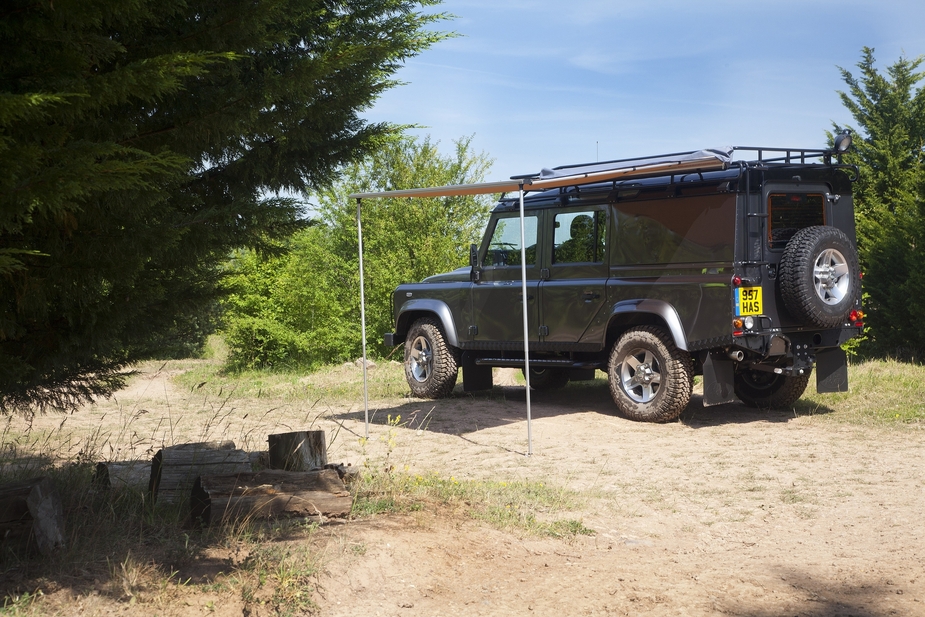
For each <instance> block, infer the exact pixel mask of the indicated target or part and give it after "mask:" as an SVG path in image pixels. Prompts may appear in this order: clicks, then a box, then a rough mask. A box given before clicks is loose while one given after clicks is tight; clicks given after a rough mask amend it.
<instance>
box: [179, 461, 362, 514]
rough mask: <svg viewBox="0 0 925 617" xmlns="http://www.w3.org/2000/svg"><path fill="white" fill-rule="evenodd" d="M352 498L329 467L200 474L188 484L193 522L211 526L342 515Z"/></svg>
mask: <svg viewBox="0 0 925 617" xmlns="http://www.w3.org/2000/svg"><path fill="white" fill-rule="evenodd" d="M352 505H353V498H352V497H351V495H350V493H349V492H348V491H347V489H346V487H344V483H343V482H342V481H341V479H340V477H339V476H338V475H337V472H336V471H335V470H333V469H324V470H321V471H305V472H298V471H270V470H267V471H259V472H251V473H242V474H236V475H223V476H207V475H203V476H201V477H200V478H198V479H197V481H196V483H195V484H194V485H193V490H192V499H191V502H190V509H191V512H190V514H191V516H192V518H193V520H194V521H195V520H201V521H202V524H204V525H210V524H216V523H222V522H226V521H229V520H239V519H245V518H249V517H259V518H270V517H280V516H291V517H308V516H319V517H321V516H346V515H348V514H349V513H350V508H351V506H352Z"/></svg>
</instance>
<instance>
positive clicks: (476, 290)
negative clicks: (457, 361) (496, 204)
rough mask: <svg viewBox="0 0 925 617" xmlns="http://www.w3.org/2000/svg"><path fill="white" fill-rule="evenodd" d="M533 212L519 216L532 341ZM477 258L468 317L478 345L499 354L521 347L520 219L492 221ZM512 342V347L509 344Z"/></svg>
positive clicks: (510, 217) (535, 277) (536, 222)
mask: <svg viewBox="0 0 925 617" xmlns="http://www.w3.org/2000/svg"><path fill="white" fill-rule="evenodd" d="M539 224H540V221H539V217H538V215H537V213H536V212H534V213H529V214H527V215H526V216H525V217H524V238H525V241H526V255H527V313H528V318H527V319H528V323H529V328H528V330H529V333H530V334H529V337H530V340H531V341H535V340H537V325H538V322H537V305H538V303H537V300H536V295H537V285H538V283H539V270H538V267H537V252H538V247H537V237H538V235H537V230H538V228H539ZM486 238H487V242H483V246H482V250H481V252H480V254H479V266H480V267H479V280H478V281H476V282H475V284H474V285H472V312H473V319H474V320H475V324H474V325H475V328H476V332H475V337H474V340H475V341H477V342H484V343H486V344H487V343H489V342H490V343H492V345H486V346H487V347H495V348H498V349H517V348H521V349H522V348H523V340H524V335H523V332H524V327H523V304H522V302H523V291H522V288H521V287H522V285H521V268H520V263H521V251H520V249H521V241H520V215H519V213H517V212H505V213H501V214H498V215H496V216H495V217H492V220H491V222H490V223H489V228H488V229H487V230H486ZM512 343H513V344H512Z"/></svg>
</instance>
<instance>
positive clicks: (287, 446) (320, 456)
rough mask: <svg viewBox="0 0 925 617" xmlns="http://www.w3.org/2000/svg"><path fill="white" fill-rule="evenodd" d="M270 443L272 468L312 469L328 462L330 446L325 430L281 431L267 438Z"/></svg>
mask: <svg viewBox="0 0 925 617" xmlns="http://www.w3.org/2000/svg"><path fill="white" fill-rule="evenodd" d="M267 441H268V442H269V444H270V469H284V470H286V471H311V470H313V469H321V468H323V467H324V466H325V465H327V464H328V447H327V443H326V442H325V439H324V431H296V432H294V433H279V434H277V435H270V436H269V437H268V438H267Z"/></svg>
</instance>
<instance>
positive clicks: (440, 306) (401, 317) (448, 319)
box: [395, 298, 459, 347]
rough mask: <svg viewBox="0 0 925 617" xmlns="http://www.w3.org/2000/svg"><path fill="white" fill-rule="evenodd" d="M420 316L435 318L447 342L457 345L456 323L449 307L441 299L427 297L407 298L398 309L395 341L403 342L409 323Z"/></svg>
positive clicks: (409, 326)
mask: <svg viewBox="0 0 925 617" xmlns="http://www.w3.org/2000/svg"><path fill="white" fill-rule="evenodd" d="M421 317H434V318H436V319H437V321H438V322H439V323H440V327H441V328H442V329H443V335H444V336H445V337H446V342H447V344H449V345H451V346H453V347H459V337H458V336H457V335H456V325H455V324H454V322H453V312H452V311H451V310H450V307H449V306H448V305H447V304H446V302H443V301H442V300H432V299H427V298H421V299H415V300H409V301H408V302H405V303H404V304H403V305H402V306H401V308H400V309H399V310H398V317H397V318H396V320H395V342H396V343H400V342H403V341H404V340H405V337H406V336H407V334H408V330H409V329H410V328H411V324H413V323H414V322H415V321H417V320H418V319H420V318H421Z"/></svg>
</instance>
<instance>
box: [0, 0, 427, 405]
mask: <svg viewBox="0 0 925 617" xmlns="http://www.w3.org/2000/svg"><path fill="white" fill-rule="evenodd" d="M438 3H439V0H414V1H412V0H351V1H349V2H342V1H337V2H335V1H332V0H55V1H54V2H52V1H51V0H7V1H6V2H4V3H3V5H2V7H0V411H2V412H9V411H11V410H26V411H30V410H31V411H35V410H41V409H44V408H47V407H53V408H59V409H73V408H74V406H75V405H77V404H79V403H80V402H82V401H85V400H87V399H88V398H90V397H92V396H97V395H107V394H109V393H111V392H112V391H113V389H114V388H117V387H119V386H120V385H121V383H122V379H123V374H122V371H123V370H124V367H126V366H127V365H128V364H130V363H131V362H134V361H137V360H140V359H144V358H150V357H156V356H159V355H165V354H170V353H175V352H177V351H178V350H182V349H185V348H188V347H189V345H190V344H191V343H193V344H195V342H196V341H198V340H201V339H202V334H203V332H204V331H205V328H207V326H208V322H209V319H208V317H209V311H210V310H211V308H212V307H213V306H215V303H216V299H217V294H218V290H219V287H220V286H219V285H218V283H219V279H220V272H221V268H220V266H221V264H222V263H223V262H224V261H225V260H226V259H227V258H228V255H229V252H230V251H231V250H232V249H233V248H234V247H242V246H249V247H256V248H258V249H261V248H262V249H265V250H272V248H273V247H274V246H278V242H276V241H277V240H279V239H280V238H283V237H285V236H287V235H288V234H290V233H291V232H292V231H294V230H296V229H297V228H299V227H301V226H302V221H301V218H300V217H301V211H300V205H299V203H298V202H297V201H295V200H293V199H291V198H280V197H275V196H274V195H279V194H284V195H285V194H298V193H300V192H306V191H310V190H315V189H318V188H320V187H322V186H325V185H327V184H329V183H330V182H331V181H332V180H333V179H334V178H335V174H336V170H337V169H338V168H339V167H340V166H341V165H344V164H347V163H349V162H351V161H354V160H356V159H358V158H359V157H360V156H362V155H363V154H364V153H366V152H368V151H370V150H371V149H372V148H374V147H375V146H376V145H377V144H379V143H380V142H382V141H383V140H384V139H386V138H387V137H388V136H389V135H392V134H394V133H395V132H396V131H397V130H398V127H395V126H393V125H389V124H374V123H369V122H366V121H364V120H363V119H362V118H361V117H360V115H359V114H360V113H361V112H362V111H363V110H365V109H367V108H368V107H369V106H370V105H371V103H372V102H373V101H374V100H375V99H376V97H377V96H378V95H379V94H380V93H381V92H383V91H384V90H385V89H387V88H389V87H392V86H394V85H395V84H396V82H395V81H394V79H393V75H394V73H395V71H396V70H397V69H398V68H399V66H400V64H401V62H402V60H404V59H405V58H407V57H409V56H412V55H415V54H417V53H419V52H421V51H422V50H424V49H426V48H427V47H428V46H430V45H431V44H433V43H434V42H436V41H438V40H440V39H441V38H443V37H444V36H445V35H444V34H440V33H435V32H432V31H429V30H428V29H427V28H428V26H429V25H431V24H432V23H434V22H436V21H439V20H441V19H443V18H444V15H442V14H428V13H426V12H424V9H426V7H429V6H433V5H436V4H438Z"/></svg>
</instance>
